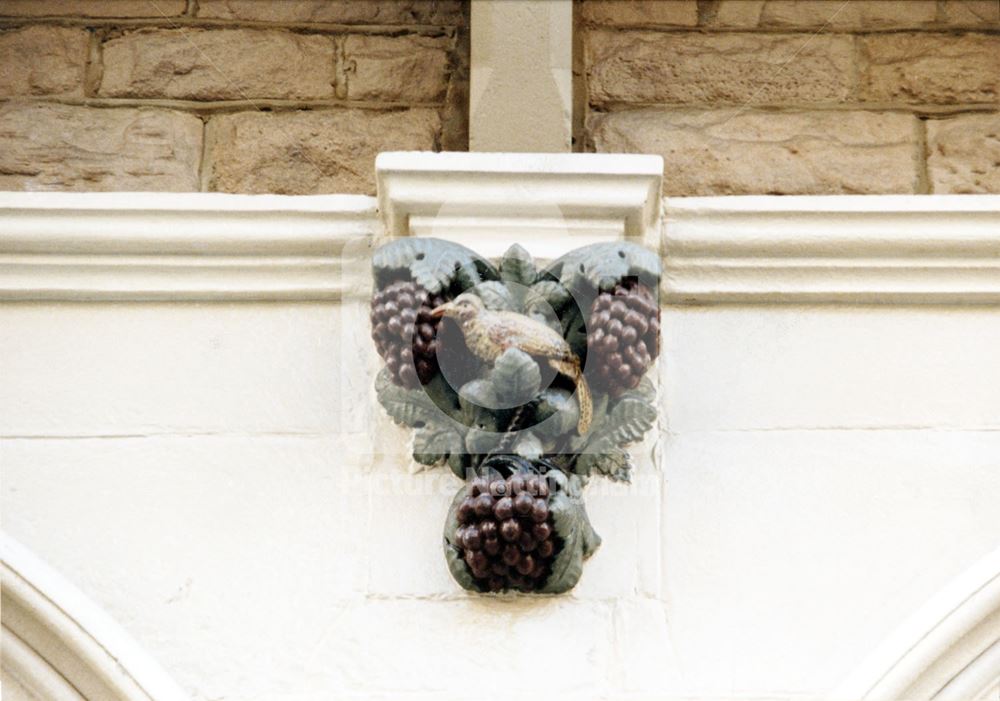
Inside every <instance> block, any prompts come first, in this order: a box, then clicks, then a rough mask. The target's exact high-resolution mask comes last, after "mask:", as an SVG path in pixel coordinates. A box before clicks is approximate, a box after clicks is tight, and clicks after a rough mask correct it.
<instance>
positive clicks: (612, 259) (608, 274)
mask: <svg viewBox="0 0 1000 701" xmlns="http://www.w3.org/2000/svg"><path fill="white" fill-rule="evenodd" d="M547 270H548V271H552V272H555V273H556V274H558V276H559V281H560V282H562V284H563V285H564V286H566V287H567V288H569V289H573V288H574V287H576V286H577V284H578V280H579V279H581V278H582V279H584V280H586V281H587V282H588V283H589V285H590V286H591V287H592V288H593V289H595V290H596V289H605V290H606V289H610V288H613V287H614V286H615V285H616V284H617V283H618V282H620V281H621V279H622V278H624V277H627V276H630V275H634V276H638V277H639V278H640V279H641V280H642V281H643V283H644V284H646V285H649V286H652V287H655V286H656V285H657V284H658V281H659V278H660V258H659V256H658V255H657V254H656V253H655V252H653V251H651V250H649V249H648V248H644V247H643V246H638V245H636V244H634V243H630V242H627V241H609V242H604V243H595V244H591V245H589V246H583V247H581V248H577V249H575V250H573V251H570V252H569V253H567V254H566V255H564V256H563V257H561V258H559V259H558V260H556V261H555V262H553V263H552V265H550V266H549V268H548V269H547Z"/></svg>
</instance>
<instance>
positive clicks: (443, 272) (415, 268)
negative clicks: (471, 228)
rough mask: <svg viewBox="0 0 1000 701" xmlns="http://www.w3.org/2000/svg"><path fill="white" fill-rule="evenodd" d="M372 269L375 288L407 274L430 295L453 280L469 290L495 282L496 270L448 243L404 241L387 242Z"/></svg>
mask: <svg viewBox="0 0 1000 701" xmlns="http://www.w3.org/2000/svg"><path fill="white" fill-rule="evenodd" d="M372 268H373V269H374V271H375V281H376V284H377V285H378V286H379V287H382V286H384V285H385V284H387V282H388V281H389V280H391V279H393V278H395V277H398V276H399V274H400V273H408V274H409V276H410V277H411V278H412V279H413V280H414V281H415V282H417V283H418V284H420V285H421V286H423V287H424V288H425V289H427V290H428V291H430V292H431V293H439V292H443V291H444V290H446V289H447V288H448V287H449V286H451V284H452V282H454V281H456V280H460V281H462V286H463V287H469V286H471V285H474V284H477V283H479V282H481V281H482V280H484V279H486V280H496V279H497V278H498V277H499V274H498V273H497V271H496V269H495V268H493V266H492V265H490V264H489V263H488V262H487V261H485V260H484V259H482V258H481V257H480V256H479V255H478V254H477V253H476V252H475V251H473V250H471V249H469V248H466V247H465V246H462V245H460V244H457V243H453V242H451V241H442V240H440V239H431V238H404V239H397V240H395V241H390V242H389V243H387V244H385V245H384V246H381V247H380V248H379V249H378V250H377V251H375V253H374V255H373V256H372Z"/></svg>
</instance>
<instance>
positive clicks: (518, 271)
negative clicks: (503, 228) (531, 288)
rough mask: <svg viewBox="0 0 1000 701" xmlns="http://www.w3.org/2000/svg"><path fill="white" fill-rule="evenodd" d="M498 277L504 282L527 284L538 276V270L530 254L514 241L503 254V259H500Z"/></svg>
mask: <svg viewBox="0 0 1000 701" xmlns="http://www.w3.org/2000/svg"><path fill="white" fill-rule="evenodd" d="M500 277H501V279H503V280H504V281H505V282H516V283H517V284H519V285H525V286H528V285H531V284H532V283H534V282H535V280H536V279H537V278H538V270H537V268H535V261H534V260H533V259H532V257H531V254H530V253H528V252H527V251H526V250H525V249H523V248H522V247H521V246H519V245H518V244H516V243H515V244H514V245H513V246H511V247H510V248H508V249H507V252H506V253H504V254H503V259H502V260H501V261H500Z"/></svg>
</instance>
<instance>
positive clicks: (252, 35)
mask: <svg viewBox="0 0 1000 701" xmlns="http://www.w3.org/2000/svg"><path fill="white" fill-rule="evenodd" d="M103 54H104V58H103V61H104V76H103V79H102V80H101V86H100V89H99V91H98V94H99V95H101V96H102V97H135V98H174V99H183V100H252V99H255V98H260V99H266V98H273V99H323V98H332V97H333V96H334V88H333V84H334V61H335V58H334V45H333V39H332V38H330V37H326V36H310V35H304V34H295V33H292V32H285V31H279V30H270V29H268V30H255V29H140V30H137V31H131V32H126V33H125V34H124V35H122V36H120V37H116V38H114V39H110V40H108V41H106V42H104V45H103Z"/></svg>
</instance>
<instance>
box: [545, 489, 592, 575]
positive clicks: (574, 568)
mask: <svg viewBox="0 0 1000 701" xmlns="http://www.w3.org/2000/svg"><path fill="white" fill-rule="evenodd" d="M550 474H551V473H550ZM574 479H576V480H579V478H578V477H575V478H574ZM576 485H579V482H578V481H577V482H576ZM574 492H578V489H561V490H559V491H557V492H555V494H553V496H552V498H551V499H550V500H549V510H550V511H551V513H552V520H553V523H554V524H555V530H556V533H558V534H559V537H560V538H562V540H563V548H562V550H560V551H559V554H558V555H556V558H555V560H553V562H552V574H550V575H549V578H548V579H547V580H546V582H545V586H544V588H543V589H542V591H543V592H546V593H550V594H560V593H562V592H565V591H569V590H570V589H572V588H573V587H574V586H576V583H577V582H578V581H579V580H580V575H581V574H583V561H584V560H585V559H587V558H588V557H590V556H591V555H592V554H593V553H594V552H595V551H596V550H597V548H598V546H600V544H601V538H600V536H598V535H597V533H596V532H595V531H594V528H593V526H592V525H591V523H590V518H589V517H588V516H587V511H586V509H585V508H584V505H583V499H582V498H581V497H580V496H579V495H578V494H576V495H574Z"/></svg>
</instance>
